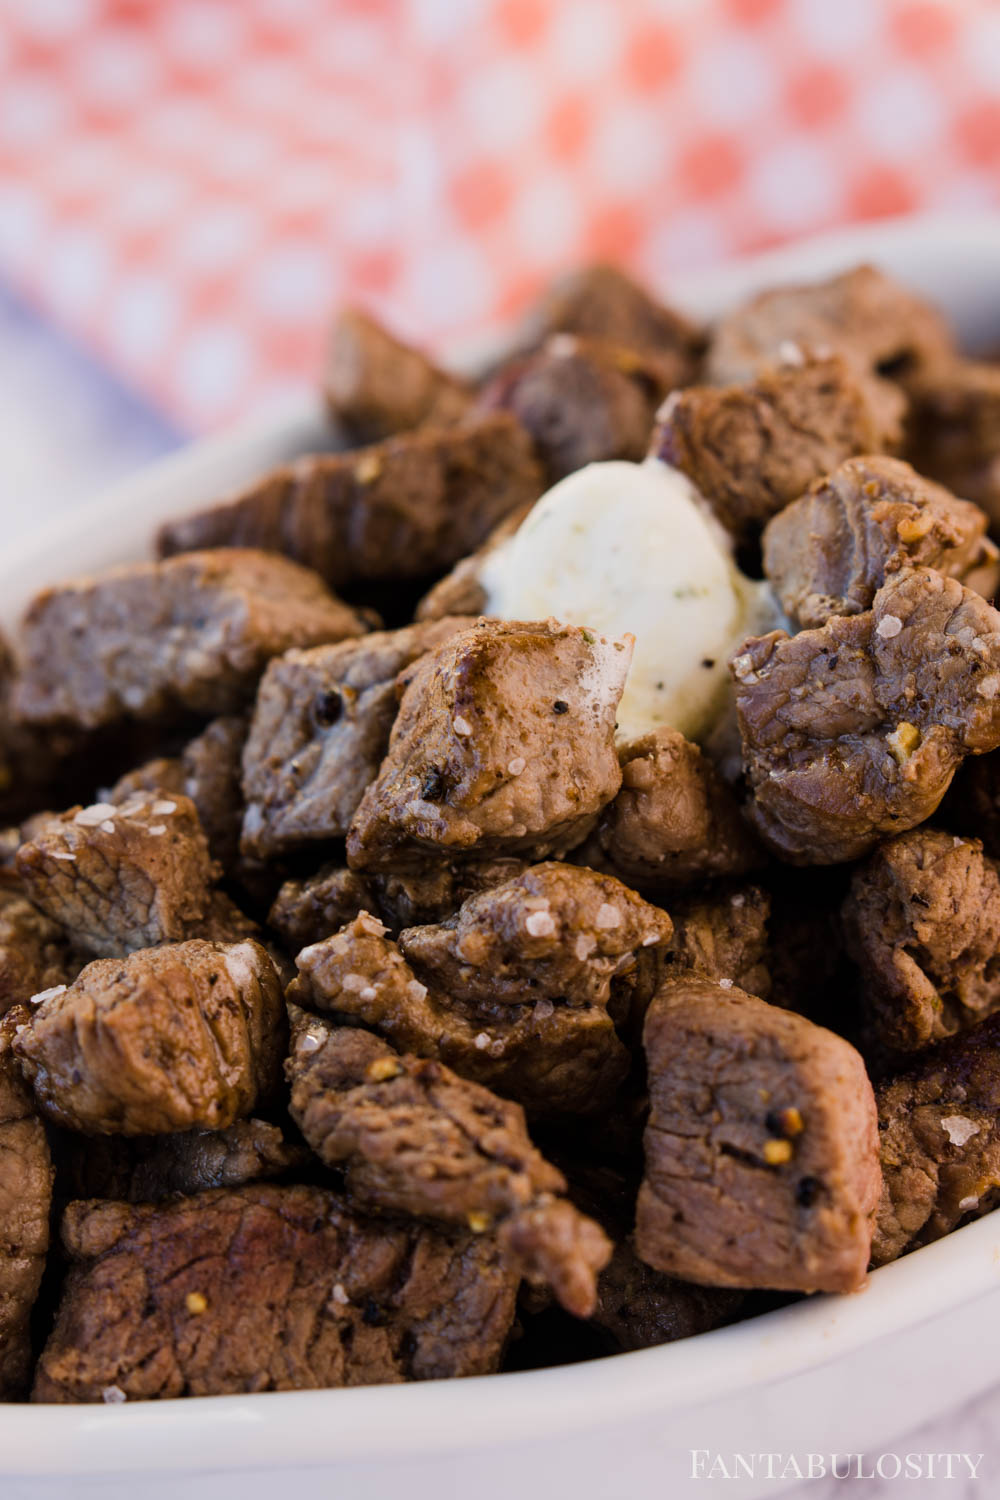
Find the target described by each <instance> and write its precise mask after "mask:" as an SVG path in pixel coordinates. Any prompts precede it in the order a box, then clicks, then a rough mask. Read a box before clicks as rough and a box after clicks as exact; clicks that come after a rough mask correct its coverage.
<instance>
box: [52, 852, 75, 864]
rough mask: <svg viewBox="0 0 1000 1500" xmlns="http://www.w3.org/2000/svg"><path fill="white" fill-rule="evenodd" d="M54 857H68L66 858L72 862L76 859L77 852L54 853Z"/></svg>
mask: <svg viewBox="0 0 1000 1500" xmlns="http://www.w3.org/2000/svg"><path fill="white" fill-rule="evenodd" d="M52 858H53V859H66V860H69V862H70V864H72V863H73V862H74V861H75V859H76V855H75V854H53V856H52Z"/></svg>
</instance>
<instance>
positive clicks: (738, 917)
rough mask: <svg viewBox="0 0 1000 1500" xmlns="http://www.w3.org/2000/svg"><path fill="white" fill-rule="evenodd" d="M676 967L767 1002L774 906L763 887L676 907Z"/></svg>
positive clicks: (693, 899) (680, 903)
mask: <svg viewBox="0 0 1000 1500" xmlns="http://www.w3.org/2000/svg"><path fill="white" fill-rule="evenodd" d="M670 910H671V914H672V916H673V922H674V944H673V965H674V968H675V969H676V970H677V971H678V972H682V973H685V974H688V973H695V974H698V975H700V976H701V977H702V978H704V979H713V980H715V981H716V983H719V982H721V983H722V984H723V985H724V987H725V988H726V989H729V988H730V987H735V988H737V989H741V990H746V991H747V993H748V994H751V995H758V996H759V997H760V998H761V999H762V1000H767V999H768V998H769V996H770V992H771V975H770V961H771V954H770V945H769V943H768V918H769V916H770V914H771V901H770V897H769V896H768V894H767V892H766V891H763V890H761V888H760V886H756V885H748V886H741V887H739V888H738V889H736V890H729V891H722V892H720V893H718V894H716V895H710V896H694V897H691V896H689V897H687V898H686V899H684V900H681V901H678V902H676V903H672V904H671V908H670Z"/></svg>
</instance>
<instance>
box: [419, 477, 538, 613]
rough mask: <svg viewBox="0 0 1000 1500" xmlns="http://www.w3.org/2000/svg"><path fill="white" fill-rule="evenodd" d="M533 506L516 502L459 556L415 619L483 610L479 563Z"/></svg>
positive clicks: (420, 608) (427, 595) (422, 605)
mask: <svg viewBox="0 0 1000 1500" xmlns="http://www.w3.org/2000/svg"><path fill="white" fill-rule="evenodd" d="M532 509H533V505H519V506H518V508H517V510H513V511H511V513H510V515H509V516H505V517H504V519H503V520H502V521H501V522H500V524H499V526H494V528H493V530H492V531H491V532H490V534H489V536H488V537H487V538H486V540H485V542H483V543H482V545H481V546H479V547H477V548H476V550H475V551H474V552H471V553H469V555H468V556H467V557H463V558H460V559H459V561H458V562H457V563H456V564H455V566H454V567H453V568H452V570H451V572H450V573H446V574H445V575H444V577H443V578H441V579H439V580H438V582H437V583H436V584H435V585H434V587H433V588H431V589H429V590H428V592H427V593H426V594H425V595H424V597H423V598H422V599H421V600H420V602H419V604H418V605H417V609H416V614H415V617H414V618H415V619H417V620H443V619H444V617H445V616H446V615H481V614H484V613H485V611H486V589H485V588H484V586H483V584H482V582H481V573H482V568H483V563H484V562H485V561H486V559H487V558H488V557H489V555H490V553H491V552H493V551H495V550H496V548H497V547H499V546H500V545H501V543H503V542H506V541H507V540H508V539H509V538H510V537H512V536H513V535H514V533H515V532H516V531H517V530H518V528H519V527H520V525H521V523H522V521H525V520H526V519H527V518H528V516H529V515H530V514H531V511H532Z"/></svg>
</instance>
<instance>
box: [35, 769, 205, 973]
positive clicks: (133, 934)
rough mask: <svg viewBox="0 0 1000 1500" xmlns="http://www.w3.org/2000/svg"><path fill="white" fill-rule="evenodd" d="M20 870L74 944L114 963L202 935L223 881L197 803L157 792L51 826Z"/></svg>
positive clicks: (75, 813)
mask: <svg viewBox="0 0 1000 1500" xmlns="http://www.w3.org/2000/svg"><path fill="white" fill-rule="evenodd" d="M17 871H18V874H19V875H20V877H21V879H22V881H23V882H24V886H25V890H26V891H27V894H28V895H29V897H30V898H31V899H32V900H33V901H34V902H35V904H36V905H37V906H38V908H39V909H40V910H41V911H42V912H44V913H45V915H46V916H47V917H49V918H50V919H51V920H52V921H54V922H58V923H59V924H60V926H62V927H63V928H64V929H65V930H66V931H67V932H68V933H70V934H71V935H72V938H73V941H74V943H76V944H77V945H78V946H79V947H80V948H83V949H84V950H85V951H86V952H89V953H95V954H99V955H102V956H105V957H108V958H113V957H116V956H120V955H121V954H123V953H128V952H131V951H133V950H134V949H138V948H150V947H152V946H154V945H155V944H156V943H170V942H180V941H182V940H183V939H184V938H187V937H193V936H194V935H195V933H196V932H198V930H199V929H200V928H201V927H202V926H203V925H204V924H205V923H206V922H207V921H208V919H209V916H210V913H211V910H212V905H213V899H212V885H213V882H214V880H215V877H216V874H217V869H216V866H215V865H214V863H213V861H212V858H211V855H210V854H209V851H208V841H207V840H206V838H205V835H204V833H203V832H202V830H201V825H200V823H199V822H198V814H197V813H196V812H195V809H194V804H193V803H192V802H191V801H190V800H189V799H188V798H187V797H182V796H180V795H179V794H178V793H174V794H172V795H171V796H169V797H158V796H157V795H156V793H155V792H154V793H143V792H139V793H137V794H136V795H134V796H132V797H130V798H129V799H128V800H127V801H126V802H122V803H119V804H117V805H116V804H113V803H110V802H97V803H95V804H94V805H93V806H92V807H79V808H71V809H70V810H69V812H66V813H63V814H62V815H61V816H59V817H52V818H48V819H46V820H45V822H44V823H43V824H42V825H41V827H40V828H39V829H38V830H37V831H36V832H35V834H34V837H33V838H31V839H30V840H29V841H28V842H27V843H25V844H22V845H21V847H20V849H19V850H18V852H17Z"/></svg>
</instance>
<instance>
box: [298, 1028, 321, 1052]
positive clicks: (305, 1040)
mask: <svg viewBox="0 0 1000 1500" xmlns="http://www.w3.org/2000/svg"><path fill="white" fill-rule="evenodd" d="M322 1045H323V1038H322V1037H321V1036H317V1035H316V1033H315V1031H307V1032H306V1034H305V1036H304V1037H302V1039H301V1041H300V1042H299V1050H300V1051H302V1052H318V1051H319V1049H320V1047H322Z"/></svg>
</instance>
